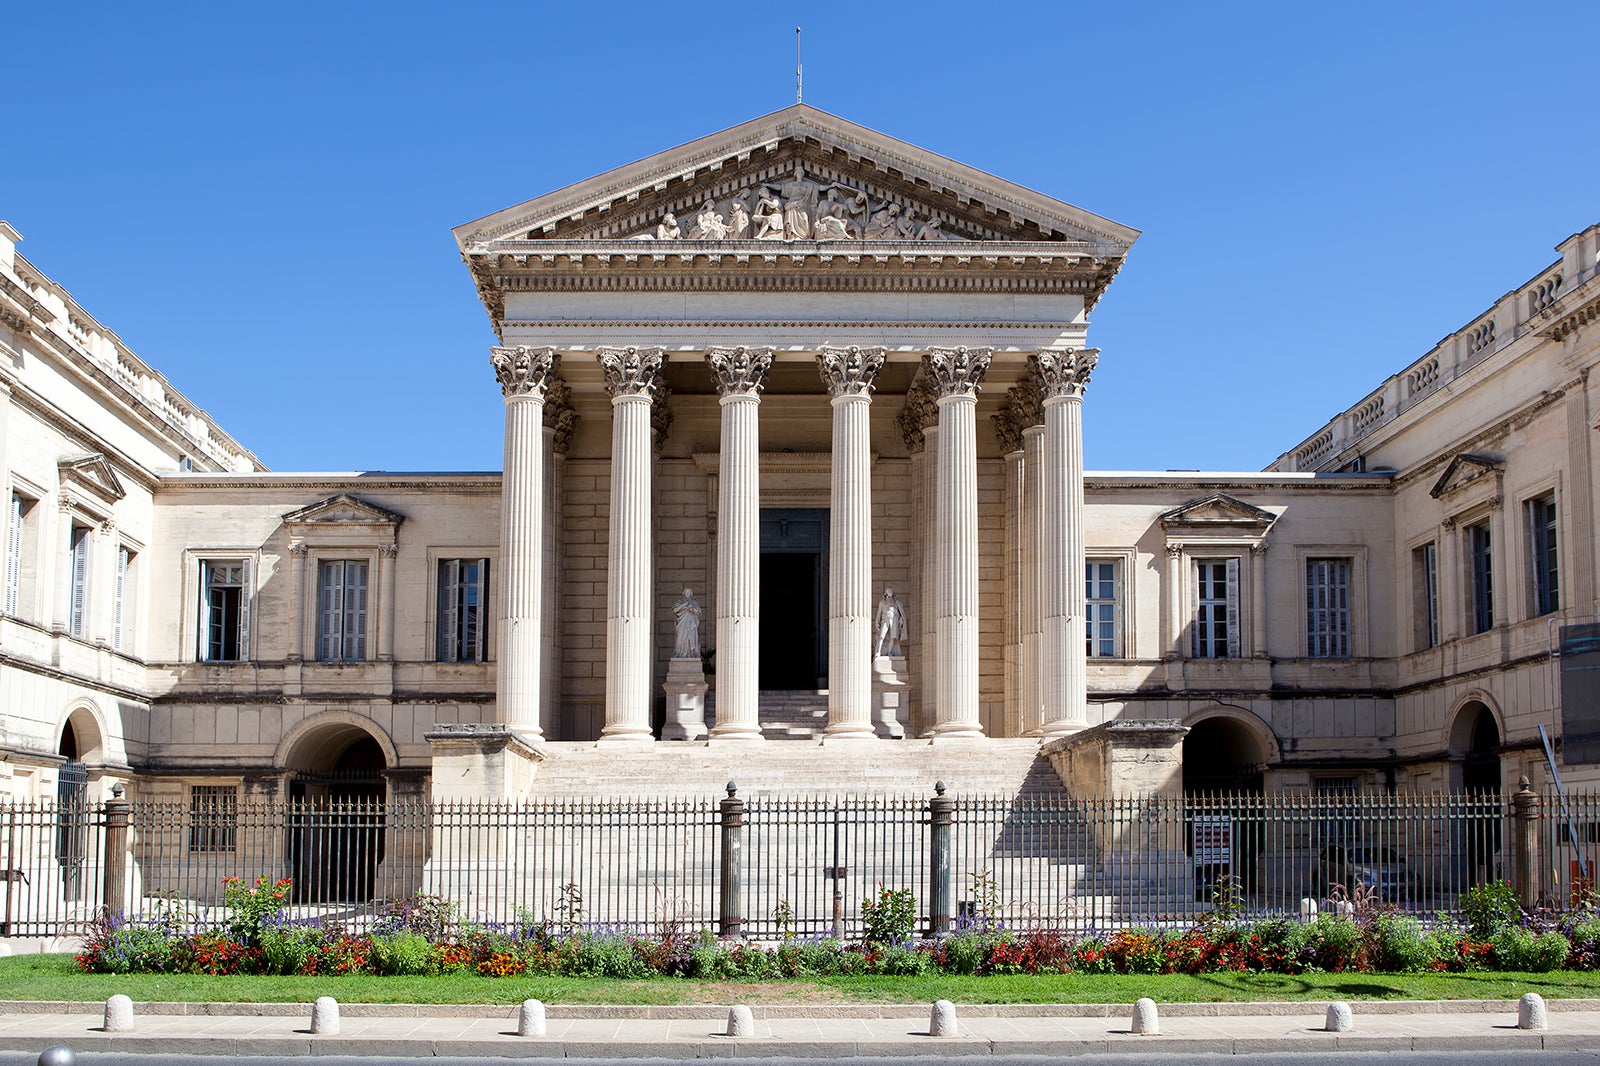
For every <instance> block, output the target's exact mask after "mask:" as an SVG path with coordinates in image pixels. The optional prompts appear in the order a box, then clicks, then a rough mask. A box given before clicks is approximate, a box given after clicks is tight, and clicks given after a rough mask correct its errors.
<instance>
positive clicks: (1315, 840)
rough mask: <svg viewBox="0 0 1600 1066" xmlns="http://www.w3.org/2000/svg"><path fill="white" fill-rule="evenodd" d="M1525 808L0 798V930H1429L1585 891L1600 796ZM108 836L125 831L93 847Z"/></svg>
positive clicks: (1363, 801) (1152, 802)
mask: <svg viewBox="0 0 1600 1066" xmlns="http://www.w3.org/2000/svg"><path fill="white" fill-rule="evenodd" d="M1514 799H1515V798H1514ZM1521 802H1523V803H1524V805H1525V806H1526V809H1525V810H1522V811H1521V813H1520V814H1519V813H1518V809H1517V802H1514V801H1513V800H1508V799H1506V798H1502V797H1501V796H1498V795H1427V796H1421V795H1392V794H1367V793H1333V794H1315V793H1311V794H1307V793H1295V794H1275V795H1270V796H1262V795H1206V796H1189V797H1185V798H1183V799H1176V798H1172V799H1149V798H1145V799H1139V798H1128V799H1068V798H1063V797H1060V796H1052V795H1040V796H1036V795H1031V794H1024V795H1019V796H976V795H975V796H952V797H943V796H940V797H916V796H884V795H854V796H852V795H812V796H782V795H762V796H757V797H755V798H753V799H750V800H749V801H744V800H740V799H738V798H737V797H735V796H732V795H730V796H729V797H727V798H725V799H722V798H718V799H713V798H710V797H707V798H705V799H697V800H681V799H675V800H670V801H650V800H628V801H623V800H565V799H556V800H544V801H537V802H533V803H527V804H517V805H512V804H495V803H477V804H471V803H468V804H459V803H457V804H450V803H440V804H434V803H430V802H426V801H395V802H389V803H382V802H370V801H362V802H346V803H329V802H311V801H293V802H278V803H265V804H252V803H241V804H238V805H237V806H234V805H220V804H219V805H204V804H191V805H182V804H168V803H131V804H130V803H123V802H121V801H113V802H111V803H94V804H86V803H39V804H31V805H30V804H20V805H19V804H12V805H0V845H3V847H4V854H3V856H0V886H3V889H4V892H5V899H4V901H3V908H0V922H3V923H4V925H3V929H4V931H5V932H7V933H9V934H11V935H51V934H58V933H70V932H77V931H81V930H82V929H83V928H84V927H85V926H86V925H87V923H88V922H89V921H90V919H91V918H92V917H93V916H94V914H95V913H96V912H97V911H98V910H99V908H100V907H101V906H102V905H103V904H105V903H107V902H109V903H111V905H112V909H121V910H124V911H126V912H128V913H130V914H136V915H139V916H142V917H146V918H154V917H163V918H165V919H167V920H170V921H172V922H174V923H175V924H178V925H180V926H183V927H187V928H201V927H205V926H209V925H215V924H217V923H219V922H220V921H221V920H222V918H223V917H224V910H223V882H224V880H225V879H227V878H239V879H241V880H243V881H246V882H252V881H254V880H255V879H256V878H258V877H266V878H267V879H269V880H272V881H276V880H279V879H282V878H288V879H290V880H291V881H292V883H293V894H292V900H291V908H290V914H291V916H292V917H293V918H295V919H298V920H307V921H330V920H336V921H342V922H345V923H348V924H351V925H354V926H357V927H360V926H361V925H362V924H363V923H366V922H369V921H370V920H371V918H372V917H373V916H374V915H376V914H379V913H381V912H382V911H383V910H384V908H385V907H387V906H388V905H389V904H390V903H391V902H392V901H397V900H403V899H405V898H407V897H410V896H414V895H417V894H419V893H426V894H430V895H437V896H441V897H444V898H446V899H448V900H451V901H453V902H454V903H455V904H456V905H457V907H458V909H459V912H460V914H461V915H462V917H463V919H465V920H468V921H473V922H480V923H512V922H517V921H522V920H535V921H537V920H543V921H555V922H559V923H562V924H567V925H574V926H575V925H580V924H581V925H585V926H590V927H605V926H611V927H631V928H637V929H644V930H658V929H659V928H661V927H662V926H663V925H675V926H678V927H680V928H689V929H695V928H706V927H709V928H717V929H720V930H722V931H724V932H733V931H737V932H740V933H743V934H746V935H754V936H758V937H763V938H771V937H777V936H780V935H783V934H786V933H795V934H798V935H813V934H832V935H841V936H844V937H851V936H856V935H859V933H860V930H861V921H862V914H861V904H862V901H863V900H864V899H867V898H870V897H872V896H874V895H876V893H877V892H878V890H879V888H880V887H882V888H887V889H893V890H906V891H909V892H910V893H911V894H912V895H913V896H914V897H915V899H916V901H917V904H918V908H919V926H920V928H922V929H924V930H933V931H938V930H942V929H947V928H949V927H950V926H951V925H952V924H954V923H959V922H960V921H962V920H963V918H964V917H965V918H975V919H976V918H981V919H987V920H1001V921H1004V922H1006V923H1007V924H1008V925H1011V926H1014V927H1041V926H1042V927H1052V928H1057V929H1067V930H1074V931H1088V930H1095V929H1099V930H1105V929H1110V928H1114V927H1120V926H1133V925H1177V924H1182V923H1187V922H1190V921H1192V920H1194V919H1195V918H1196V917H1197V916H1199V915H1200V914H1202V913H1204V912H1206V911H1208V910H1210V909H1212V908H1213V907H1214V906H1216V905H1218V903H1219V902H1220V903H1222V904H1226V905H1230V906H1237V907H1239V908H1241V909H1242V910H1243V911H1244V912H1246V913H1251V914H1258V915H1269V914H1293V915H1297V914H1300V913H1301V911H1302V909H1303V908H1304V906H1305V904H1304V903H1303V901H1305V900H1307V899H1310V900H1314V901H1316V902H1317V903H1318V904H1319V906H1326V904H1327V902H1328V901H1329V900H1330V899H1331V900H1332V901H1333V902H1334V903H1335V904H1337V903H1339V902H1340V900H1341V899H1353V898H1356V897H1360V898H1361V899H1363V900H1369V901H1372V902H1381V903H1384V904H1387V905H1391V906H1394V907H1396V908H1399V909H1401V910H1406V911H1411V912H1415V913H1419V914H1424V915H1432V914H1434V913H1435V912H1438V911H1451V910H1454V909H1455V907H1456V905H1457V897H1458V896H1459V895H1460V893H1461V892H1462V891H1464V890H1465V889H1466V888H1468V887H1470V886H1471V885H1473V884H1477V883H1480V882H1482V881H1486V880H1492V879H1495V878H1498V877H1502V876H1505V877H1511V875H1512V873H1513V869H1514V868H1515V867H1516V864H1517V863H1519V862H1520V863H1523V864H1524V865H1525V866H1526V867H1527V871H1526V874H1525V876H1524V878H1523V880H1522V881H1520V882H1519V884H1520V885H1522V886H1523V887H1524V891H1525V895H1528V896H1529V897H1530V898H1531V897H1533V896H1539V897H1542V898H1543V899H1544V900H1545V901H1547V902H1564V901H1565V900H1566V899H1568V898H1569V896H1570V893H1571V892H1572V890H1573V888H1574V886H1575V885H1578V886H1581V884H1582V882H1581V877H1582V876H1583V873H1582V870H1583V867H1582V866H1581V862H1587V863H1589V867H1588V869H1590V871H1591V873H1592V865H1593V860H1594V857H1595V856H1594V854H1593V853H1594V852H1595V851H1596V850H1597V849H1600V845H1597V844H1596V841H1600V796H1590V795H1584V796H1572V797H1569V798H1568V799H1567V800H1566V803H1565V806H1563V805H1562V801H1560V800H1559V799H1557V798H1555V797H1549V798H1547V799H1546V801H1545V802H1544V803H1543V805H1542V810H1541V809H1540V805H1539V804H1538V803H1537V801H1536V799H1535V798H1534V797H1532V796H1531V794H1524V796H1523V797H1522V799H1521ZM940 804H943V805H944V806H943V807H940ZM936 811H939V812H942V813H938V814H937V815H936V813H935V812H936ZM1568 815H1570V817H1568ZM117 819H123V820H124V821H125V822H126V825H127V829H125V830H124V829H111V830H108V828H107V826H108V822H110V823H113V824H114V825H115V824H120V823H118V822H117ZM1519 856H1522V857H1521V858H1519Z"/></svg>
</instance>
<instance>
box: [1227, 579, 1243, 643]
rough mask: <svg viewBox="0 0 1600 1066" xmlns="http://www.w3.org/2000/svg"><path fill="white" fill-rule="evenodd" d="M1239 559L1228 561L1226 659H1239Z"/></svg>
mask: <svg viewBox="0 0 1600 1066" xmlns="http://www.w3.org/2000/svg"><path fill="white" fill-rule="evenodd" d="M1239 654H1240V653H1239V557H1238V556H1237V555H1235V556H1233V557H1232V558H1230V559H1229V560H1228V658H1230V659H1237V658H1238V657H1239Z"/></svg>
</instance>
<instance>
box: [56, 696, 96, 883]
mask: <svg viewBox="0 0 1600 1066" xmlns="http://www.w3.org/2000/svg"><path fill="white" fill-rule="evenodd" d="M85 720H87V722H86V723H85ZM80 726H81V727H83V728H82V733H84V734H87V735H80ZM98 735H99V731H98V730H97V729H95V728H94V719H93V717H92V716H90V715H89V713H88V712H87V711H85V710H82V709H79V710H76V711H74V712H73V713H72V714H71V715H69V716H68V718H67V720H66V722H64V723H63V724H62V726H61V740H60V742H59V743H58V744H57V745H56V754H57V755H60V756H61V758H62V759H64V760H65V761H64V762H62V764H61V765H60V766H59V767H57V768H56V842H55V853H56V865H57V866H59V867H60V868H61V894H62V898H63V899H65V900H69V901H70V900H80V899H82V898H83V895H84V871H85V868H86V867H87V866H88V864H89V808H88V801H89V768H88V766H87V765H85V764H84V761H83V756H84V754H86V753H87V752H89V751H93V750H96V749H97V748H98V747H99V743H98Z"/></svg>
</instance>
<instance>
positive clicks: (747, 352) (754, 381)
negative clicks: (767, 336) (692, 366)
mask: <svg viewBox="0 0 1600 1066" xmlns="http://www.w3.org/2000/svg"><path fill="white" fill-rule="evenodd" d="M706 364H707V365H708V366H710V367H711V380H712V381H713V383H715V385H716V387H717V393H718V394H719V395H722V396H760V395H761V390H762V389H763V388H765V387H766V384H767V373H768V372H769V371H770V370H771V369H772V349H771V348H769V347H754V348H752V347H746V346H745V345H742V344H741V345H738V346H737V347H732V348H723V347H713V348H711V349H709V350H707V352H706Z"/></svg>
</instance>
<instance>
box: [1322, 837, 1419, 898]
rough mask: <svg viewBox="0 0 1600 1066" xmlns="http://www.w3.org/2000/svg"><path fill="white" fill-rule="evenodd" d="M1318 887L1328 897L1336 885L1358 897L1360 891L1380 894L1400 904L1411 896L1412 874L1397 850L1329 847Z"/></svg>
mask: <svg viewBox="0 0 1600 1066" xmlns="http://www.w3.org/2000/svg"><path fill="white" fill-rule="evenodd" d="M1315 876H1316V885H1317V889H1318V891H1319V893H1320V894H1321V895H1322V896H1324V897H1326V896H1329V895H1331V894H1332V892H1333V886H1334V885H1343V886H1344V891H1345V892H1346V893H1347V894H1348V895H1350V896H1354V895H1355V892H1356V889H1357V888H1360V889H1361V890H1363V891H1366V892H1371V891H1374V890H1375V891H1376V892H1377V894H1378V899H1380V900H1381V901H1383V902H1385V903H1397V902H1399V901H1400V900H1402V899H1405V898H1406V896H1408V895H1410V893H1411V887H1412V886H1411V875H1410V872H1409V871H1408V870H1407V869H1406V861H1405V860H1404V859H1402V858H1400V856H1399V855H1397V854H1395V850H1394V849H1393V848H1387V847H1374V846H1371V845H1367V844H1354V845H1345V844H1329V845H1328V846H1327V847H1325V848H1323V849H1322V854H1321V855H1320V856H1319V857H1318V859H1317V871H1316V875H1315Z"/></svg>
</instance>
